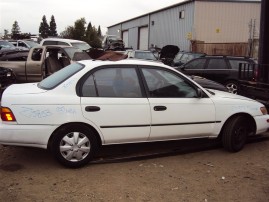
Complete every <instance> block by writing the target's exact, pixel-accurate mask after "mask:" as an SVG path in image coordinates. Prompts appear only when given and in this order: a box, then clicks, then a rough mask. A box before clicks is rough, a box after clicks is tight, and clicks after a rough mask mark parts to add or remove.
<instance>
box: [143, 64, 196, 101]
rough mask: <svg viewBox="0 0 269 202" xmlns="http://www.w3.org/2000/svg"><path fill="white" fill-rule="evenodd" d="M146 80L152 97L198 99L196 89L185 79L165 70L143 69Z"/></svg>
mask: <svg viewBox="0 0 269 202" xmlns="http://www.w3.org/2000/svg"><path fill="white" fill-rule="evenodd" d="M142 72H143V75H144V77H145V79H146V83H147V87H148V90H149V96H150V97H158V98H163V97H166V98H170V97H178V98H192V97H196V96H197V93H196V89H195V88H194V87H192V86H191V85H189V83H188V82H186V81H185V80H184V79H183V78H181V77H179V76H177V75H175V74H173V73H171V72H169V71H165V70H160V69H151V68H150V69H148V68H143V69H142Z"/></svg>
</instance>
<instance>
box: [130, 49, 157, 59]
mask: <svg viewBox="0 0 269 202" xmlns="http://www.w3.org/2000/svg"><path fill="white" fill-rule="evenodd" d="M135 58H138V59H144V60H157V58H156V57H155V56H154V55H153V53H152V52H138V51H136V52H135Z"/></svg>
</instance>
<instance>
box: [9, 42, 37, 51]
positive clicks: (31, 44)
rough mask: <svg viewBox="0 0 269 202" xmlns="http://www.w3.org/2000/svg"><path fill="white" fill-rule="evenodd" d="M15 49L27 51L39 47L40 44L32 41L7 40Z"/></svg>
mask: <svg viewBox="0 0 269 202" xmlns="http://www.w3.org/2000/svg"><path fill="white" fill-rule="evenodd" d="M9 42H10V43H12V44H13V45H14V46H15V47H16V48H18V49H22V50H24V49H25V50H29V49H31V48H33V47H36V46H40V44H38V43H36V42H34V41H32V40H9Z"/></svg>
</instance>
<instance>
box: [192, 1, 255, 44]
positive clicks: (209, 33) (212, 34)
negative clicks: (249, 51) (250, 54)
mask: <svg viewBox="0 0 269 202" xmlns="http://www.w3.org/2000/svg"><path fill="white" fill-rule="evenodd" d="M194 18H195V19H194V27H195V30H194V33H193V36H194V39H196V40H199V41H204V42H206V43H233V42H236V43H238V42H247V41H248V39H249V31H250V29H249V23H250V20H251V19H256V23H255V26H256V28H255V31H256V36H257V37H259V27H260V2H259V3H246V2H244V3H238V2H237V3H236V2H214V1H213V2H206V1H205V2H202V1H196V2H195V14H194ZM252 31H253V30H252Z"/></svg>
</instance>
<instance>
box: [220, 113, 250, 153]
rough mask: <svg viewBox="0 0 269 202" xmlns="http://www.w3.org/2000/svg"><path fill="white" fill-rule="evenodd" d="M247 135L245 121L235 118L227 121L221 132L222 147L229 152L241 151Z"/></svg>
mask: <svg viewBox="0 0 269 202" xmlns="http://www.w3.org/2000/svg"><path fill="white" fill-rule="evenodd" d="M247 134H248V125H247V119H246V118H244V117H243V116H236V117H233V118H231V119H229V120H228V122H227V123H226V124H225V125H224V128H223V131H222V144H223V147H224V148H225V149H226V150H228V151H230V152H238V151H240V150H241V149H243V147H244V145H245V143H246V139H247Z"/></svg>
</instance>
